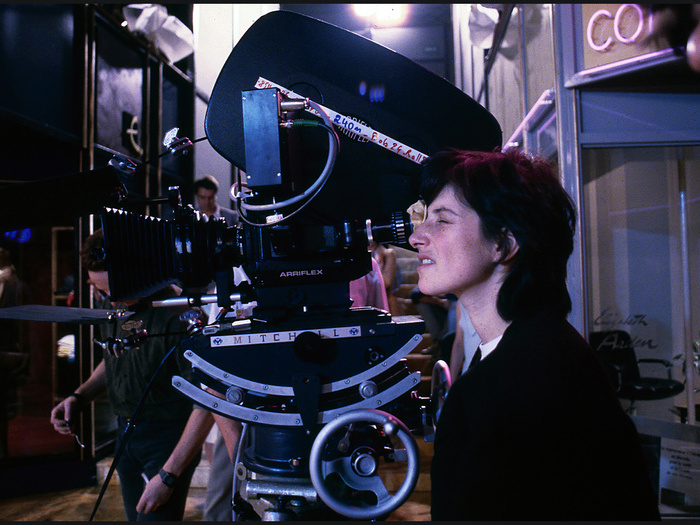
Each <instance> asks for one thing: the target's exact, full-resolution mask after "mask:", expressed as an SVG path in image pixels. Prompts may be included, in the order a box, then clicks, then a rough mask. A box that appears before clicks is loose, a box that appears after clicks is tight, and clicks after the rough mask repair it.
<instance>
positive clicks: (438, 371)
mask: <svg viewBox="0 0 700 525" xmlns="http://www.w3.org/2000/svg"><path fill="white" fill-rule="evenodd" d="M451 387H452V376H451V375H450V367H449V366H448V365H447V363H446V362H445V361H443V360H442V359H440V360H438V361H437V362H436V363H435V366H433V375H432V377H431V378H430V404H431V406H432V414H431V418H432V420H433V432H435V427H436V425H437V421H438V418H439V417H440V412H441V411H442V406H443V405H444V404H445V398H446V397H447V392H449V390H450V388H451Z"/></svg>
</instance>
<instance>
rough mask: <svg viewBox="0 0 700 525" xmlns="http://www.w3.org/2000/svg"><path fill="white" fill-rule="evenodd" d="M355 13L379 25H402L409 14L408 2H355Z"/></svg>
mask: <svg viewBox="0 0 700 525" xmlns="http://www.w3.org/2000/svg"><path fill="white" fill-rule="evenodd" d="M353 10H354V12H355V14H356V15H357V16H358V17H360V18H365V19H368V20H370V21H371V22H372V23H373V24H375V25H378V26H386V25H400V24H402V23H403V22H404V21H405V20H406V17H407V15H408V6H407V5H406V4H353Z"/></svg>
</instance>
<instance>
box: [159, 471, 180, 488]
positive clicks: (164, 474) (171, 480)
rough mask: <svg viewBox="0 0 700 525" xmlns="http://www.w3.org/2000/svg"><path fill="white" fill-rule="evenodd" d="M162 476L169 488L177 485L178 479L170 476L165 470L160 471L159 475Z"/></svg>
mask: <svg viewBox="0 0 700 525" xmlns="http://www.w3.org/2000/svg"><path fill="white" fill-rule="evenodd" d="M158 474H159V475H160V479H162V480H163V483H164V484H165V486H167V487H171V488H172V486H173V485H175V482H176V481H177V478H176V477H175V476H173V475H172V474H170V473H169V472H166V471H164V470H163V469H161V470H160V472H159V473H158Z"/></svg>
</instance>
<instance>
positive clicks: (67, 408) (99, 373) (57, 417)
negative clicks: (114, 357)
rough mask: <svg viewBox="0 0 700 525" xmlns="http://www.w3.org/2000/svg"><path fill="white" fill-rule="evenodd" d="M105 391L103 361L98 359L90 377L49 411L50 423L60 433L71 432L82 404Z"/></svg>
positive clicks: (105, 382)
mask: <svg viewBox="0 0 700 525" xmlns="http://www.w3.org/2000/svg"><path fill="white" fill-rule="evenodd" d="M106 391H107V380H106V373H105V362H104V361H100V364H99V365H97V367H96V368H95V370H93V371H92V374H90V377H88V379H87V381H85V382H84V383H83V384H82V385H80V386H79V387H78V388H76V389H75V392H74V393H75V394H77V396H78V397H76V396H75V395H74V394H71V395H70V396H68V397H67V398H66V399H64V400H63V401H61V402H60V403H59V404H58V405H56V406H55V407H54V408H53V410H52V411H51V424H52V425H53V428H54V429H55V430H56V432H58V433H60V434H73V428H72V427H73V423H74V422H75V416H77V414H78V412H79V411H80V409H81V408H82V406H83V405H86V404H87V403H89V402H91V401H92V400H94V399H96V398H97V397H99V396H100V395H102V394H104V393H105V392H106Z"/></svg>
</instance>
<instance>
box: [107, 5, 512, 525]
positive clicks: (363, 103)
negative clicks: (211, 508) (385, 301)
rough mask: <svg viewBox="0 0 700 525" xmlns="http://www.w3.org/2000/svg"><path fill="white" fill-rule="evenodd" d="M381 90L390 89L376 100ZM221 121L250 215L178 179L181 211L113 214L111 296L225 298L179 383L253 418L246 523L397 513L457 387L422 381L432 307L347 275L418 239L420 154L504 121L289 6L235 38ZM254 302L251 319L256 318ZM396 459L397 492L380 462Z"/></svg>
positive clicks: (487, 143) (190, 341) (222, 88)
mask: <svg viewBox="0 0 700 525" xmlns="http://www.w3.org/2000/svg"><path fill="white" fill-rule="evenodd" d="M372 86H375V87H377V86H379V87H381V92H382V93H385V96H384V98H382V99H381V100H376V99H372V100H370V99H369V97H368V96H367V94H366V93H367V91H368V89H367V88H368V87H372ZM205 129H206V132H207V138H208V140H209V142H210V144H211V145H212V146H213V147H214V149H215V150H216V151H218V152H219V153H220V154H221V155H222V156H223V157H224V158H226V159H227V160H229V161H230V162H232V163H233V164H234V165H235V166H236V167H238V168H239V171H238V173H239V178H238V180H236V181H235V182H234V184H233V187H232V192H231V195H232V198H233V199H235V201H236V207H237V210H238V212H239V214H240V219H241V222H240V224H239V225H237V226H227V225H226V224H225V223H224V221H223V220H209V221H208V220H206V219H205V218H204V217H202V216H200V215H199V213H198V212H196V211H195V210H194V209H193V208H192V207H191V206H184V205H182V203H181V202H180V199H179V196H178V194H177V190H176V189H175V188H172V189H171V198H170V202H171V204H172V207H173V218H172V219H171V220H165V219H160V218H156V217H144V216H139V215H135V214H132V213H130V212H127V211H124V210H118V209H114V208H105V209H103V210H102V213H101V218H102V227H103V232H104V237H105V249H106V251H107V253H108V261H109V278H110V291H111V295H112V296H113V297H114V298H115V299H129V298H133V297H139V296H141V297H142V296H144V295H147V294H149V293H151V292H153V291H156V290H158V289H160V288H162V287H163V286H165V285H167V284H171V283H179V284H180V285H181V286H183V288H184V291H185V298H184V299H183V300H184V301H186V302H187V304H190V305H193V306H194V305H201V304H205V303H206V302H216V303H217V304H218V306H220V307H223V310H222V312H221V314H220V315H219V316H218V317H217V318H216V320H215V321H214V322H210V323H209V324H207V325H206V326H202V327H199V328H197V329H196V330H193V331H192V332H191V333H190V334H189V336H188V337H186V338H185V339H184V340H183V341H182V342H181V347H182V350H183V351H184V355H185V357H186V358H187V359H188V360H189V361H190V362H191V364H192V369H193V372H194V375H195V377H196V378H197V381H198V384H193V383H191V382H189V381H187V380H185V379H184V378H182V377H180V376H175V377H173V379H172V383H173V386H174V387H175V388H177V389H178V390H179V391H180V392H182V393H183V394H184V395H186V396H188V397H189V398H191V399H192V400H193V401H194V402H195V403H197V404H198V405H201V406H203V407H205V408H207V409H209V410H211V411H213V412H215V413H218V414H220V415H223V416H225V417H228V418H231V419H235V420H238V421H240V422H241V423H242V424H243V428H244V431H243V435H242V436H241V439H240V443H239V446H238V450H237V453H236V457H235V459H234V461H235V463H234V465H235V476H234V493H235V497H234V518H238V519H263V520H275V521H277V520H283V519H284V520H286V519H334V518H336V519H337V518H338V517H339V516H342V517H346V518H352V519H378V518H380V519H381V518H385V517H387V516H388V515H389V514H390V513H391V512H392V511H393V510H394V509H396V508H397V507H398V506H399V505H400V504H401V503H403V502H404V501H405V500H406V499H407V498H408V497H409V496H410V494H411V492H412V491H413V489H414V487H415V484H416V482H417V479H418V474H419V470H420V461H419V458H418V451H417V447H416V444H415V440H414V438H413V436H414V435H419V436H423V437H424V439H426V440H429V439H430V438H431V436H432V432H433V430H434V428H433V427H434V423H435V421H436V419H437V413H438V410H439V399H437V398H436V396H431V397H432V398H433V399H431V398H424V397H421V396H419V395H418V386H419V384H420V374H419V373H418V372H411V371H409V369H408V366H407V364H406V359H405V357H406V356H407V355H408V354H409V353H410V352H411V351H412V350H413V349H415V348H416V347H417V346H418V344H419V343H420V342H421V341H422V334H423V332H424V324H423V321H422V320H421V319H420V318H418V317H414V316H401V317H392V316H391V315H390V314H389V313H388V312H385V311H383V310H379V309H377V308H373V307H367V306H363V305H353V304H352V301H351V299H350V294H349V283H350V282H351V281H352V280H354V279H358V278H361V277H362V276H364V275H365V274H367V273H368V272H369V271H370V270H371V268H372V267H371V254H370V252H369V251H368V247H369V244H370V242H372V241H374V242H377V243H390V244H396V245H403V246H406V245H407V241H408V236H409V235H410V233H411V228H412V225H411V222H410V219H409V217H408V215H407V213H406V211H405V210H407V208H408V207H409V206H410V205H411V204H412V203H414V202H415V201H416V200H418V199H419V187H420V179H419V175H420V165H421V163H422V161H423V160H424V159H425V158H426V157H427V156H428V155H430V154H432V153H433V152H436V151H438V150H440V149H444V148H447V147H455V148H462V149H478V150H492V149H494V148H497V147H499V146H500V143H501V130H500V127H499V126H498V123H497V122H496V121H495V119H494V118H493V116H492V115H490V114H489V113H488V111H486V110H485V109H484V108H483V107H481V106H480V105H479V104H478V103H476V102H475V101H473V100H472V99H471V98H469V97H468V96H467V95H465V94H464V93H463V92H461V91H459V90H458V89H457V88H455V87H454V86H452V85H451V84H449V82H447V81H446V80H445V79H443V78H440V77H437V76H436V75H434V74H432V73H430V72H429V71H427V70H425V69H424V68H422V67H421V66H418V65H417V64H415V63H413V62H411V61H410V60H408V59H407V58H405V57H402V56H401V55H399V54H397V53H395V52H393V51H391V50H389V49H387V48H384V47H382V46H380V45H378V44H376V43H374V42H372V41H370V40H367V39H365V38H363V37H360V36H358V35H355V34H352V33H350V32H347V31H344V30H341V29H339V28H337V27H334V26H332V25H329V24H326V23H323V22H320V21H318V20H314V19H311V18H308V17H304V16H301V15H297V14H294V13H290V12H284V11H277V12H273V13H269V14H268V15H265V16H263V17H261V18H260V19H258V21H257V22H255V24H253V26H252V27H251V28H250V29H249V30H248V32H246V34H245V35H243V37H242V38H241V39H240V41H239V43H238V44H237V45H236V47H235V48H234V49H233V50H232V52H231V54H230V56H229V58H228V60H227V61H226V63H225V65H224V67H223V69H222V71H221V73H220V75H219V78H218V79H217V82H216V85H215V86H214V90H213V92H212V96H211V99H210V103H209V107H208V111H207V117H206V121H205ZM236 268H238V269H242V270H243V271H244V272H245V274H246V276H247V277H248V282H243V283H237V282H236V280H235V278H234V273H235V272H234V269H236ZM212 283H215V284H216V295H215V296H213V297H212V296H211V294H207V291H208V290H210V287H211V284H212ZM246 303H248V304H252V305H254V308H253V310H252V315H248V316H240V315H238V314H237V313H236V312H240V311H241V309H240V306H241V305H243V304H246ZM443 376H444V374H443ZM433 379H435V373H434V378H433ZM443 382H444V381H443ZM443 382H441V383H443ZM443 394H444V391H443ZM437 397H439V396H437ZM396 462H405V463H406V465H405V478H404V481H403V482H402V483H401V485H400V487H399V488H398V489H394V488H393V487H392V490H391V492H393V494H392V493H391V492H390V490H389V487H387V486H386V485H385V484H384V481H383V478H382V475H383V472H384V468H385V466H386V464H389V463H396Z"/></svg>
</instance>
